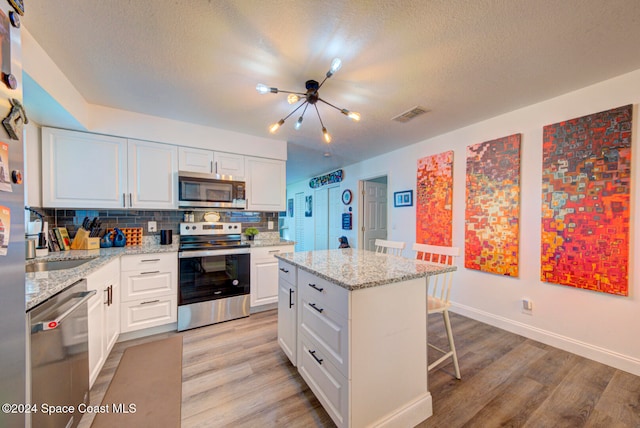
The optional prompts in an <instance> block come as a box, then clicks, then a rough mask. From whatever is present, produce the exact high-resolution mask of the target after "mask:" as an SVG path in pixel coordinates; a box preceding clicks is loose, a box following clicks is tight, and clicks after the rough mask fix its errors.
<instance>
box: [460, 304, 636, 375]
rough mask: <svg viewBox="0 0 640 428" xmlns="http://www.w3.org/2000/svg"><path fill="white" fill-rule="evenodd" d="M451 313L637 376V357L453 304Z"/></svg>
mask: <svg viewBox="0 0 640 428" xmlns="http://www.w3.org/2000/svg"><path fill="white" fill-rule="evenodd" d="M451 312H455V313H457V314H460V315H464V316H466V317H469V318H472V319H474V320H476V321H481V322H484V323H486V324H489V325H492V326H494V327H498V328H501V329H503V330H506V331H509V332H511V333H515V334H519V335H521V336H524V337H526V338H529V339H533V340H536V341H538V342H541V343H544V344H546V345H549V346H554V347H556V348H559V349H562V350H564V351H567V352H571V353H573V354H576V355H579V356H581V357H584V358H588V359H590V360H594V361H597V362H599V363H602V364H606V365H608V366H611V367H614V368H616V369H620V370H624V371H626V372H629V373H631V374H633V375H636V376H640V360H639V359H637V358H634V357H630V356H628V355H624V354H620V353H618V352H614V351H611V350H609V349H605V348H602V347H599V346H595V345H592V344H589V343H586V342H582V341H579V340H575V339H572V338H570V337H567V336H563V335H560V334H556V333H554V332H551V331H548V330H544V329H541V328H538V327H533V326H531V325H528V324H525V323H521V322H518V321H514V320H512V319H508V318H505V317H501V316H499V315H495V314H492V313H489V312H486V311H482V310H480V309H476V308H473V307H471V306H467V305H462V304H459V303H455V302H451Z"/></svg>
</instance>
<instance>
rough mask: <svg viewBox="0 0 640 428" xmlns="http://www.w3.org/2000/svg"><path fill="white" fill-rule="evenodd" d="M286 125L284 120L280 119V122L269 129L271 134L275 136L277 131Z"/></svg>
mask: <svg viewBox="0 0 640 428" xmlns="http://www.w3.org/2000/svg"><path fill="white" fill-rule="evenodd" d="M283 124H284V119H280V120H279V121H277V122H276V123H274V124H273V125H271V126H270V127H269V132H271V133H272V134H275V133H276V131H277V130H278V129H279V128H280V127H281V126H282V125H283Z"/></svg>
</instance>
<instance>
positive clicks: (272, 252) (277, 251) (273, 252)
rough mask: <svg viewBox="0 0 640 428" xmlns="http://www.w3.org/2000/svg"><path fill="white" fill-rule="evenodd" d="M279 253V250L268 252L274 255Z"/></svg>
mask: <svg viewBox="0 0 640 428" xmlns="http://www.w3.org/2000/svg"><path fill="white" fill-rule="evenodd" d="M279 252H280V250H270V251H269V254H275V253H279Z"/></svg>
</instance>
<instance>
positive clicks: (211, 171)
mask: <svg viewBox="0 0 640 428" xmlns="http://www.w3.org/2000/svg"><path fill="white" fill-rule="evenodd" d="M209 172H210V173H212V174H213V161H211V162H209Z"/></svg>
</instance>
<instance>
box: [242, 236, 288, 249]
mask: <svg viewBox="0 0 640 428" xmlns="http://www.w3.org/2000/svg"><path fill="white" fill-rule="evenodd" d="M246 242H248V243H249V245H251V248H259V247H275V246H278V245H295V244H296V243H295V242H294V241H289V240H287V239H280V238H277V239H270V238H267V239H258V238H255V239H254V240H253V241H246Z"/></svg>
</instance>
